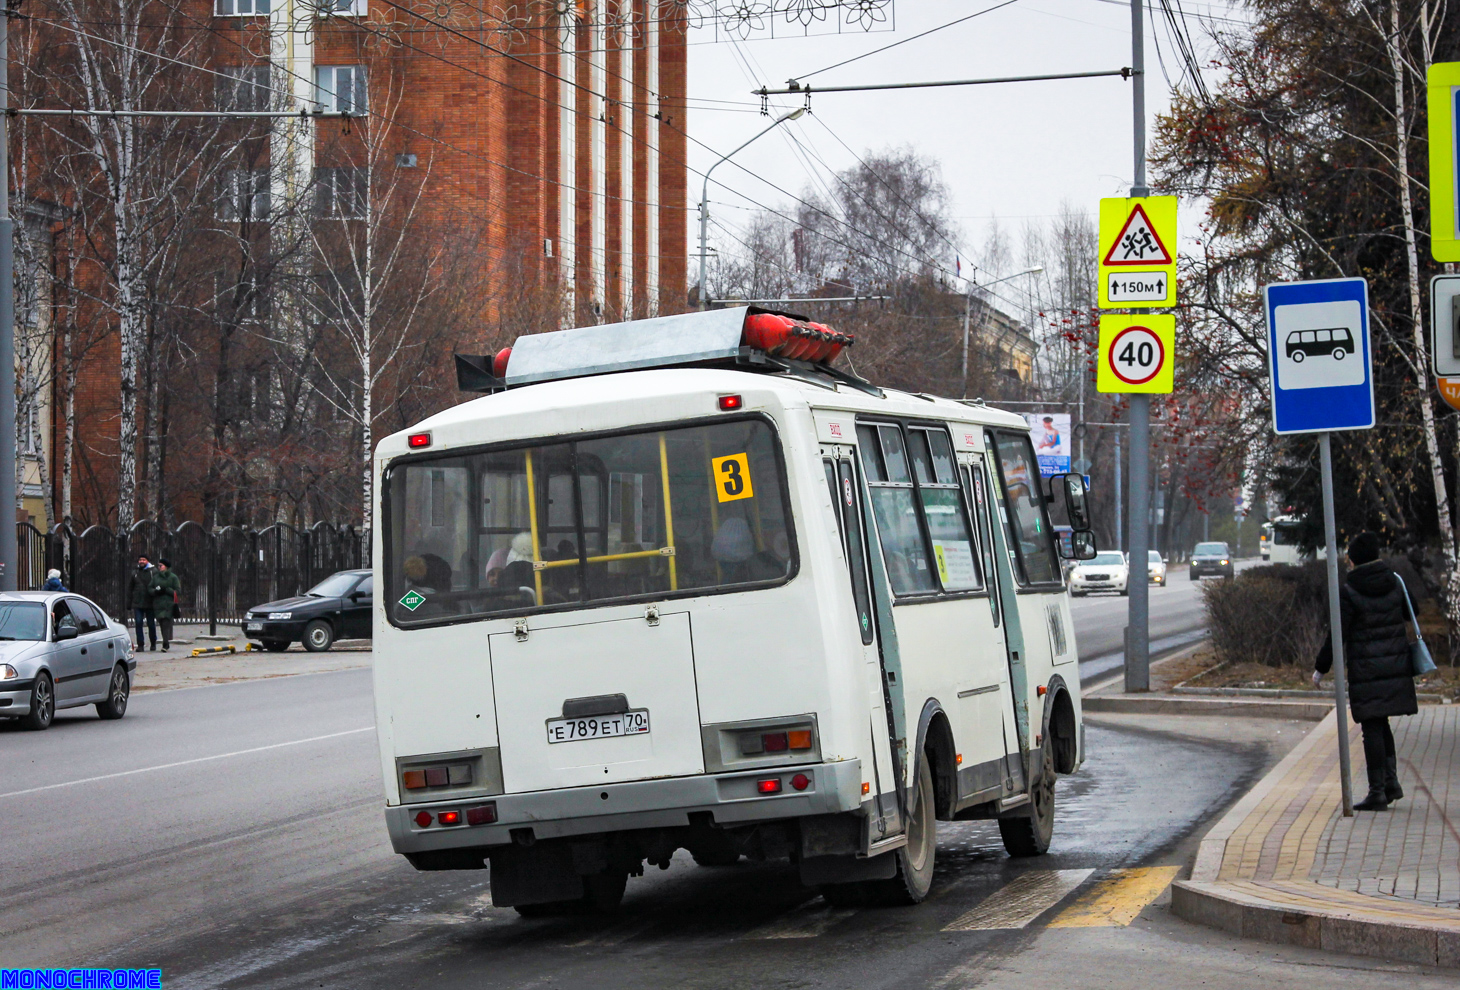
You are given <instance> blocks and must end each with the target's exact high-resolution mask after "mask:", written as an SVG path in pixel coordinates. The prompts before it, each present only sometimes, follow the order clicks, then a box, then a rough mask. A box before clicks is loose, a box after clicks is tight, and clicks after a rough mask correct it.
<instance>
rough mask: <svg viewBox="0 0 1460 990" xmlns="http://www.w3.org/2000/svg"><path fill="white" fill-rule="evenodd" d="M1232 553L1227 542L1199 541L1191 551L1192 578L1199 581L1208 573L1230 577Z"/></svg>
mask: <svg viewBox="0 0 1460 990" xmlns="http://www.w3.org/2000/svg"><path fill="white" fill-rule="evenodd" d="M1232 573H1233V567H1232V555H1231V554H1229V553H1228V552H1227V544H1225V543H1198V544H1197V545H1196V549H1194V550H1192V551H1191V579H1192V580H1193V581H1199V580H1201V578H1202V577H1204V576H1205V575H1207V574H1215V575H1217V576H1218V577H1226V578H1229V577H1231V576H1232Z"/></svg>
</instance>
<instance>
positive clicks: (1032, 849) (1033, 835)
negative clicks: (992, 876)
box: [999, 746, 1055, 858]
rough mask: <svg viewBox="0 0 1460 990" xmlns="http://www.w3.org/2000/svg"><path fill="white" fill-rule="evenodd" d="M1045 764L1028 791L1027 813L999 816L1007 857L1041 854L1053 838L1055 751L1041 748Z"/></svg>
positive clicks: (1000, 833) (1046, 849)
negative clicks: (1036, 781)
mask: <svg viewBox="0 0 1460 990" xmlns="http://www.w3.org/2000/svg"><path fill="white" fill-rule="evenodd" d="M1043 763H1044V767H1043V771H1042V772H1041V773H1040V775H1039V781H1038V783H1036V784H1035V785H1034V787H1033V789H1032V790H1030V792H1029V804H1028V805H1027V809H1028V813H1027V814H1024V815H1021V816H1019V817H1017V818H1000V819H999V837H1000V838H1002V839H1003V840H1004V851H1005V852H1007V853H1008V854H1009V855H1010V856H1014V857H1016V858H1022V857H1025V856H1043V855H1044V854H1045V853H1047V852H1049V843H1050V840H1051V839H1053V838H1054V777H1055V773H1054V753H1053V752H1052V750H1051V747H1049V746H1045V747H1044V759H1043Z"/></svg>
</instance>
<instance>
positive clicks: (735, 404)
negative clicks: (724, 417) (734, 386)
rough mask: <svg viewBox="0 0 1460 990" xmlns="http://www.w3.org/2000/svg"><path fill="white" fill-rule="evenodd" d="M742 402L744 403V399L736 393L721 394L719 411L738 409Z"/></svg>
mask: <svg viewBox="0 0 1460 990" xmlns="http://www.w3.org/2000/svg"><path fill="white" fill-rule="evenodd" d="M744 404H745V403H744V401H743V400H742V399H741V398H740V396H738V395H722V396H720V411H721V412H734V411H735V410H737V409H739V408H740V407H741V406H743V405H744Z"/></svg>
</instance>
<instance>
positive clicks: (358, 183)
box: [314, 166, 370, 220]
mask: <svg viewBox="0 0 1460 990" xmlns="http://www.w3.org/2000/svg"><path fill="white" fill-rule="evenodd" d="M369 197H370V176H369V173H367V172H366V171H365V169H363V168H359V167H353V166H347V167H345V168H317V169H315V170H314V215H315V216H317V217H334V218H335V219H337V220H363V219H365V207H366V206H368V205H369Z"/></svg>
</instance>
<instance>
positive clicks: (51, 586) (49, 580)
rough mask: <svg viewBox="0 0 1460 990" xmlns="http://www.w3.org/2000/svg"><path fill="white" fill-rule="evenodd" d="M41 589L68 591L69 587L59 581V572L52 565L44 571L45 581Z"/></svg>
mask: <svg viewBox="0 0 1460 990" xmlns="http://www.w3.org/2000/svg"><path fill="white" fill-rule="evenodd" d="M41 590H42V591H70V590H71V589H70V588H68V587H66V585H64V584H63V583H61V572H60V571H58V570H56V568H54V567H52V568H51V569H50V570H49V571H46V583H45V584H43V585H41Z"/></svg>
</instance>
